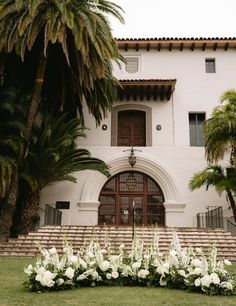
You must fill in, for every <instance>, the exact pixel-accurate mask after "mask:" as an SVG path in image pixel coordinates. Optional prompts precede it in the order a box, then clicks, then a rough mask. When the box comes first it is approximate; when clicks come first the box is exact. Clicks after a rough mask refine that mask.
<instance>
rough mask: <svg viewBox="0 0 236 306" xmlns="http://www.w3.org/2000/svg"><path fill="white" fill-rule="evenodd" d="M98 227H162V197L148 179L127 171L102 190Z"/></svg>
mask: <svg viewBox="0 0 236 306" xmlns="http://www.w3.org/2000/svg"><path fill="white" fill-rule="evenodd" d="M99 201H100V203H101V205H100V207H99V214H98V223H99V224H104V223H105V224H108V225H109V224H110V225H112V224H113V225H131V224H132V222H133V216H134V222H135V224H136V225H152V224H158V225H165V207H164V205H163V203H164V195H163V192H162V190H161V188H160V187H159V185H158V184H157V183H156V182H155V181H154V180H153V179H152V178H151V177H149V176H148V175H146V174H143V173H140V172H135V171H127V172H122V173H119V174H117V175H115V176H114V177H112V178H111V179H110V180H109V181H108V182H107V183H106V184H105V185H104V186H103V188H102V190H101V193H100V197H99Z"/></svg>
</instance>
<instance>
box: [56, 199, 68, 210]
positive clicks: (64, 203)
mask: <svg viewBox="0 0 236 306" xmlns="http://www.w3.org/2000/svg"><path fill="white" fill-rule="evenodd" d="M56 209H70V202H69V201H56Z"/></svg>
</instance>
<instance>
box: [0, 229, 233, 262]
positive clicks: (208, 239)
mask: <svg viewBox="0 0 236 306" xmlns="http://www.w3.org/2000/svg"><path fill="white" fill-rule="evenodd" d="M156 230H157V228H155V227H136V228H135V233H136V234H137V236H138V237H139V238H141V239H143V240H144V245H145V246H149V245H150V243H151V241H152V239H153V233H154V232H155V231H156ZM174 230H175V231H176V232H177V234H178V237H179V240H180V244H181V246H182V247H189V246H192V247H193V248H196V247H201V248H202V250H203V252H204V253H205V254H206V255H207V254H208V252H209V249H210V247H211V246H213V245H215V246H216V247H217V249H218V256H219V257H220V258H228V259H230V260H234V261H236V237H233V236H232V235H231V234H230V233H228V232H225V231H224V230H223V229H198V228H175V229H174ZM158 231H159V235H160V238H159V249H160V251H161V252H163V253H166V252H167V251H168V250H169V247H170V243H171V241H172V236H173V228H167V227H162V228H158ZM93 236H94V237H95V239H97V240H98V241H100V243H101V245H103V244H104V241H105V240H106V238H107V237H109V240H110V242H111V249H113V250H117V249H118V247H119V245H120V244H121V243H125V246H126V249H127V250H128V251H129V250H130V249H131V246H132V228H131V227H114V226H113V227H100V226H96V227H92V226H64V225H63V226H43V227H41V228H39V230H38V231H37V232H31V233H29V234H28V235H22V236H19V238H18V239H15V238H11V239H9V242H7V243H0V256H36V255H38V253H39V248H38V246H39V245H41V247H46V248H47V249H49V248H51V247H54V246H55V247H56V248H57V249H58V251H59V252H62V242H63V240H67V241H68V242H71V243H72V245H73V248H74V251H75V252H77V251H78V250H79V249H80V248H81V246H83V245H84V243H85V242H86V241H87V242H88V241H89V240H90V239H91V237H93Z"/></svg>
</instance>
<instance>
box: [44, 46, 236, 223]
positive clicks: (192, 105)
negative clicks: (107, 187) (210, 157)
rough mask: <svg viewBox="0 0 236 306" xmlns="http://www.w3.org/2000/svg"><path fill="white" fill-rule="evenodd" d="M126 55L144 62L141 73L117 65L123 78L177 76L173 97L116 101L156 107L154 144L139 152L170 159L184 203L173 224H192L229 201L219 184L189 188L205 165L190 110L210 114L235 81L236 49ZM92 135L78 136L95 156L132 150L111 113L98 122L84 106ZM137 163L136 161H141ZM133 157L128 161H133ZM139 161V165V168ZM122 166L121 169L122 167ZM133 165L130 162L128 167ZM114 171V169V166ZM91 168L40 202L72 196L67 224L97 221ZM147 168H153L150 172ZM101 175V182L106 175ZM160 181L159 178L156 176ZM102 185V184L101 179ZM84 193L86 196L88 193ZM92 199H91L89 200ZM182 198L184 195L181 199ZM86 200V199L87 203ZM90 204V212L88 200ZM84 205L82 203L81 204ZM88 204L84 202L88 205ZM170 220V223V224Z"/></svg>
mask: <svg viewBox="0 0 236 306" xmlns="http://www.w3.org/2000/svg"><path fill="white" fill-rule="evenodd" d="M123 55H124V56H125V55H138V56H140V62H141V68H140V71H139V72H138V73H135V74H128V73H127V72H125V71H124V70H120V69H119V68H118V67H117V66H116V65H114V74H115V75H116V77H117V78H118V79H177V82H176V87H175V91H174V94H173V96H172V98H171V100H170V101H138V100H137V101H135V102H132V101H128V102H127V101H125V100H124V101H116V102H115V105H119V104H124V103H129V104H132V103H134V104H139V103H140V104H145V105H146V106H149V107H151V108H152V121H153V127H152V144H153V145H152V147H142V148H140V149H141V150H142V152H141V153H138V152H137V153H136V155H137V165H138V163H139V156H140V158H141V157H142V156H144V155H145V156H146V158H147V159H149V160H150V161H155V162H156V163H157V165H158V164H160V165H165V166H166V168H167V169H168V171H169V174H170V175H171V176H173V177H174V178H175V180H176V182H178V186H179V188H180V189H181V194H182V196H183V199H182V202H183V203H184V204H185V208H184V211H183V212H182V213H181V214H180V213H176V214H174V213H173V214H172V215H171V216H172V217H171V219H170V220H171V221H170V222H172V225H175V226H193V225H195V215H196V213H198V212H204V211H205V207H206V206H210V205H212V206H217V205H223V206H224V207H225V208H226V207H227V203H226V201H225V196H224V195H222V196H221V197H219V196H218V195H217V194H216V193H215V191H214V190H212V189H210V190H208V191H207V192H206V191H205V190H204V189H203V188H202V189H200V190H197V191H194V192H190V191H189V189H188V182H189V180H190V178H191V177H192V175H193V173H195V172H196V171H200V170H202V169H203V168H204V167H205V166H206V162H205V159H204V148H199V147H190V146H189V122H188V113H189V112H206V115H207V118H208V117H209V116H210V115H211V112H212V110H213V108H214V107H215V106H217V105H218V104H219V98H220V96H221V95H222V94H223V92H224V91H226V90H228V89H231V88H234V87H235V71H236V69H235V68H236V57H235V51H233V50H228V51H227V52H225V51H223V50H217V51H205V52H203V51H198V50H195V51H193V52H192V51H187V50H183V51H182V52H181V51H178V50H176V51H175V50H173V51H171V52H170V51H161V52H158V51H154V50H151V51H149V52H146V51H139V52H133V51H132V52H126V53H124V54H123ZM205 58H215V60H216V73H206V72H205ZM84 114H85V125H86V127H87V128H88V130H86V131H85V132H86V134H87V138H86V139H79V140H78V144H79V146H81V147H85V148H87V149H89V151H90V152H91V153H92V155H93V156H96V157H98V158H101V159H103V160H104V161H106V162H108V163H110V162H112V161H113V160H116V159H118V158H121V157H125V156H127V158H128V154H129V153H128V152H123V150H124V149H127V148H125V147H111V146H110V144H111V115H110V114H108V116H107V118H106V119H104V120H103V121H102V124H101V126H99V127H96V124H95V122H94V119H93V118H91V116H90V115H89V113H88V111H87V110H86V108H85V109H84ZM103 124H106V125H107V127H108V128H107V130H106V131H103V130H102V125H103ZM157 124H160V125H161V126H162V129H161V131H157V130H156V125H157ZM137 165H135V167H138V166H137ZM128 166H129V165H128V163H127V165H126V167H128ZM135 167H134V169H135ZM122 169H123V168H122V167H121V171H122ZM127 169H128V168H126V170H127ZM111 171H112V169H111ZM90 173H91V172H90V171H84V172H81V173H78V174H77V178H78V183H77V184H73V183H60V184H56V185H53V186H51V187H48V188H45V189H44V190H43V192H42V195H41V205H42V207H43V205H44V204H46V203H55V202H56V201H58V200H65V201H70V202H71V209H70V211H65V210H64V211H63V223H64V224H96V222H97V206H98V202H97V201H98V195H97V193H96V194H94V195H93V194H92V193H90V195H89V196H88V195H87V198H86V197H85V192H84V191H85V190H86V188H88V186H87V185H88V184H90V185H93V184H96V182H93V179H92V178H91V181H90V179H89V181H88V177H89V178H90V177H93V176H91V174H90ZM147 174H148V173H147ZM99 175H100V178H99V180H100V182H104V183H105V181H106V179H105V177H103V176H102V175H101V174H99ZM157 183H159V182H158V181H157ZM101 187H102V185H101ZM84 197H85V198H84ZM89 201H90V202H89ZM180 202H181V201H180ZM83 203H84V204H83ZM86 203H87V205H88V206H89V207H90V209H89V210H88V211H87V212H86V210H84V207H85V205H86ZM81 205H82V206H81ZM83 205H84V206H83ZM170 225H171V224H170Z"/></svg>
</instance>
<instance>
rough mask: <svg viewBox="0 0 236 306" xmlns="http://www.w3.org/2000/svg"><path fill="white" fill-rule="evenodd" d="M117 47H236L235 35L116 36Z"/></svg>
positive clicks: (203, 49)
mask: <svg viewBox="0 0 236 306" xmlns="http://www.w3.org/2000/svg"><path fill="white" fill-rule="evenodd" d="M116 41H117V44H118V47H119V49H121V50H122V49H123V50H125V51H128V50H129V49H132V50H136V51H138V50H139V49H146V50H147V51H149V50H150V49H156V50H158V51H161V50H162V49H167V50H169V51H171V50H172V49H179V50H180V51H182V50H183V49H189V50H191V51H193V50H195V49H201V50H202V51H205V50H206V49H208V50H209V49H211V50H214V51H215V50H216V49H218V48H220V49H224V50H225V51H227V50H228V49H232V48H233V49H236V37H221V38H219V37H215V38H211V37H199V38H193V37H191V38H185V37H183V38H177V37H175V38H173V37H162V38H117V39H116Z"/></svg>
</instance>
